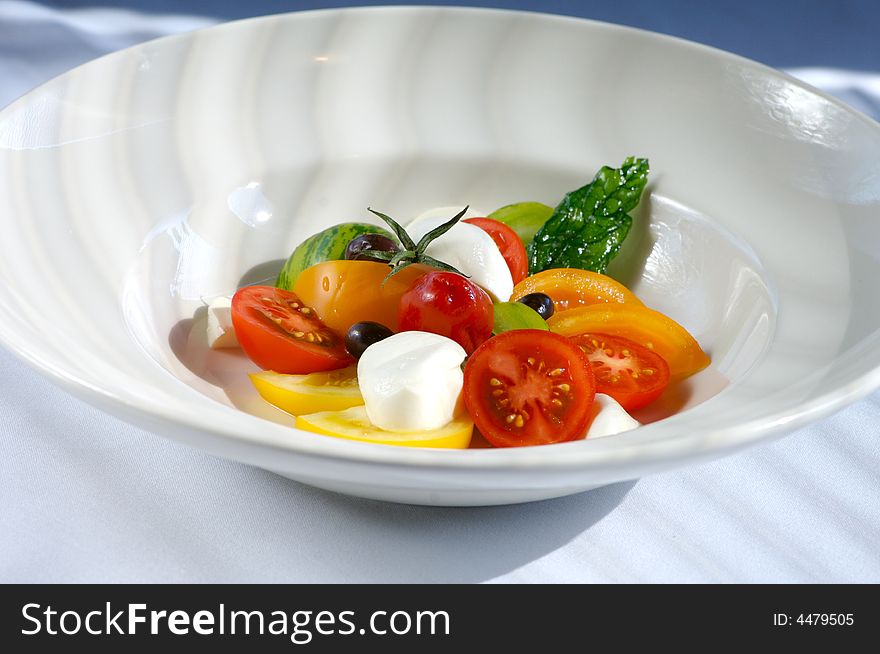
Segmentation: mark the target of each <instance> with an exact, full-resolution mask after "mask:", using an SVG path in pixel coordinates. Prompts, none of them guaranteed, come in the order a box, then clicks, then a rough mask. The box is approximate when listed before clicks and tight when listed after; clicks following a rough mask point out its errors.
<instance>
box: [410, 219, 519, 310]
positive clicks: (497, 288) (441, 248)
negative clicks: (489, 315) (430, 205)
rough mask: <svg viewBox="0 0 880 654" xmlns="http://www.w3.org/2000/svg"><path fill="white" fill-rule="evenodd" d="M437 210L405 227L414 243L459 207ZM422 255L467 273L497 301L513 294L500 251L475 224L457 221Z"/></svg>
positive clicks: (505, 263) (505, 299)
mask: <svg viewBox="0 0 880 654" xmlns="http://www.w3.org/2000/svg"><path fill="white" fill-rule="evenodd" d="M440 211H441V210H440V209H432V210H431V211H430V212H425V213H424V214H422V215H421V216H419V217H418V218H416V219H415V220H414V221H412V222H411V223H410V224H409V225H407V226H406V231H407V233H409V235H410V237H411V238H412V239H413V240H414V241H415V242H416V243H418V241H419V239H420V238H422V236H424V235H425V234H427V233H428V232H430V231H431V230H432V229H434V228H436V227H439V226H440V225H442V224H443V223H445V222H447V221H448V220H449V219H450V218H452V217H453V216H454V215H455V214H456V213H458V212H459V211H461V209H443V210H442V211H443V213H442V214H441V213H439V212H440ZM449 211H452V213H449ZM425 254H427V255H428V256H431V257H434V258H435V259H438V260H440V261H442V262H443V263H448V264H449V265H450V266H452V267H453V268H455V269H457V270H459V271H460V272H462V273H463V274H465V275H467V276H468V277H469V278H470V280H471V281H472V282H474V283H475V284H477V285H479V286H480V287H481V288H482V289H483V290H484V291H486V292H487V293H488V294H489V295H490V296H492V299H493V300H495V301H496V302H506V301H507V300H509V299H510V295H511V293H513V278H512V277H511V276H510V268H508V267H507V262H506V261H504V257H503V256H501V251H500V250H499V249H498V246H497V245H495V241H493V240H492V237H491V236H489V235H488V234H487V233H486V232H484V231H483V230H482V229H480V228H479V227H476V226H475V225H471V224H468V223H462V222H458V223H456V224H455V225H454V226H453V227H452V229H450V230H449V231H448V232H446V233H445V234H443V235H442V236H440V237H438V238H437V239H436V240H434V241H432V242H431V244H430V245H429V246H428V249H427V250H426V251H425Z"/></svg>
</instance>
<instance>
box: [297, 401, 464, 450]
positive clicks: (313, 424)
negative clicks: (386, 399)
mask: <svg viewBox="0 0 880 654" xmlns="http://www.w3.org/2000/svg"><path fill="white" fill-rule="evenodd" d="M296 426H297V427H298V428H299V429H304V430H305V431H311V432H314V433H316V434H324V435H326V436H335V437H337V438H347V439H349V440H353V441H365V442H367V443H382V444H384V445H403V446H406V447H443V448H448V449H465V448H467V446H468V445H470V442H471V435H472V434H473V431H474V423H473V421H472V420H471V419H470V417H468V415H467V414H462V415H461V416H459V417H458V418H456V419H455V420H453V421H452V422H450V423H449V424H447V425H445V426H443V427H441V428H440V429H432V430H429V431H413V432H396V431H385V430H384V429H379V428H378V427H376V426H375V425H373V424H372V423H371V422H370V419H369V418H368V417H367V409H366V407H362V406H356V407H352V408H350V409H346V410H345V411H324V412H322V413H312V414H309V415H306V416H299V417H297V419H296Z"/></svg>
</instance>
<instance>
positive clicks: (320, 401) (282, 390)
mask: <svg viewBox="0 0 880 654" xmlns="http://www.w3.org/2000/svg"><path fill="white" fill-rule="evenodd" d="M250 378H251V382H253V384H254V387H255V388H256V389H257V392H258V393H259V394H260V396H261V397H262V398H263V399H264V400H266V401H267V402H268V403H269V404H274V405H275V406H277V407H278V408H279V409H282V410H283V411H287V412H288V413H292V414H293V415H295V416H298V415H301V414H303V413H315V412H316V411H341V410H343V409H348V408H349V407H353V406H358V405H361V404H363V403H364V398H363V397H361V391H360V389H359V388H358V380H357V366H349V367H348V368H342V369H340V370H330V371H328V372H314V373H312V374H310V375H281V374H279V373H277V372H271V371H269V370H266V371H264V372H258V373H255V374H253V375H251V376H250Z"/></svg>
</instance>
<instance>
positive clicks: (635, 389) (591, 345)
mask: <svg viewBox="0 0 880 654" xmlns="http://www.w3.org/2000/svg"><path fill="white" fill-rule="evenodd" d="M571 340H572V342H574V343H575V344H576V345H578V346H579V347H580V348H581V349H582V350H583V351H584V352H585V353H586V355H587V357H588V358H589V359H590V365H591V366H592V367H593V374H594V375H595V377H596V391H597V392H598V393H605V394H606V395H610V396H611V397H613V398H614V399H615V400H617V402H618V403H619V404H620V406H622V407H623V408H624V409H626V410H627V411H634V410H635V409H640V408H642V407H643V406H645V405H646V404H650V403H651V402H653V401H654V400H656V399H657V398H658V397H659V396H660V393H662V392H663V390H664V389H665V388H666V387H667V386H668V385H669V366H668V365H667V364H666V361H664V360H663V357H661V356H660V355H659V354H657V353H656V352H652V351H651V350H649V349H648V348H646V347H643V346H641V345H639V344H638V343H636V342H635V341H631V340H629V339H628V338H623V337H622V336H611V335H609V334H581V335H580V336H575V337H573V338H572V339H571Z"/></svg>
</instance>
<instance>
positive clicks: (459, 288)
mask: <svg viewBox="0 0 880 654" xmlns="http://www.w3.org/2000/svg"><path fill="white" fill-rule="evenodd" d="M399 315H400V319H399V323H398V329H399V331H402V332H405V331H421V332H431V333H432V334H439V335H440V336H446V337H447V338H451V339H452V340H453V341H455V342H456V343H458V344H459V345H461V346H462V347H463V348H464V350H465V352H467V353H468V354H470V353H471V352H473V351H474V350H476V349H477V347H479V345H480V344H481V343H483V342H484V341H485V340H486V339H488V338H489V337H490V336H491V335H492V327H493V325H494V309H493V306H492V298H490V297H489V295H488V294H487V293H486V291H484V290H483V289H481V288H480V287H479V286H477V285H476V284H474V283H473V282H471V281H469V280H468V279H467V278H466V277H462V276H461V275H459V274H457V273H452V272H431V273H428V274H427V275H424V276H423V277H421V278H419V279H417V280H416V282H415V283H414V284H413V285H412V286H411V287H410V289H409V290H408V291H407V292H406V293H404V294H403V296H401V298H400V313H399Z"/></svg>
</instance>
